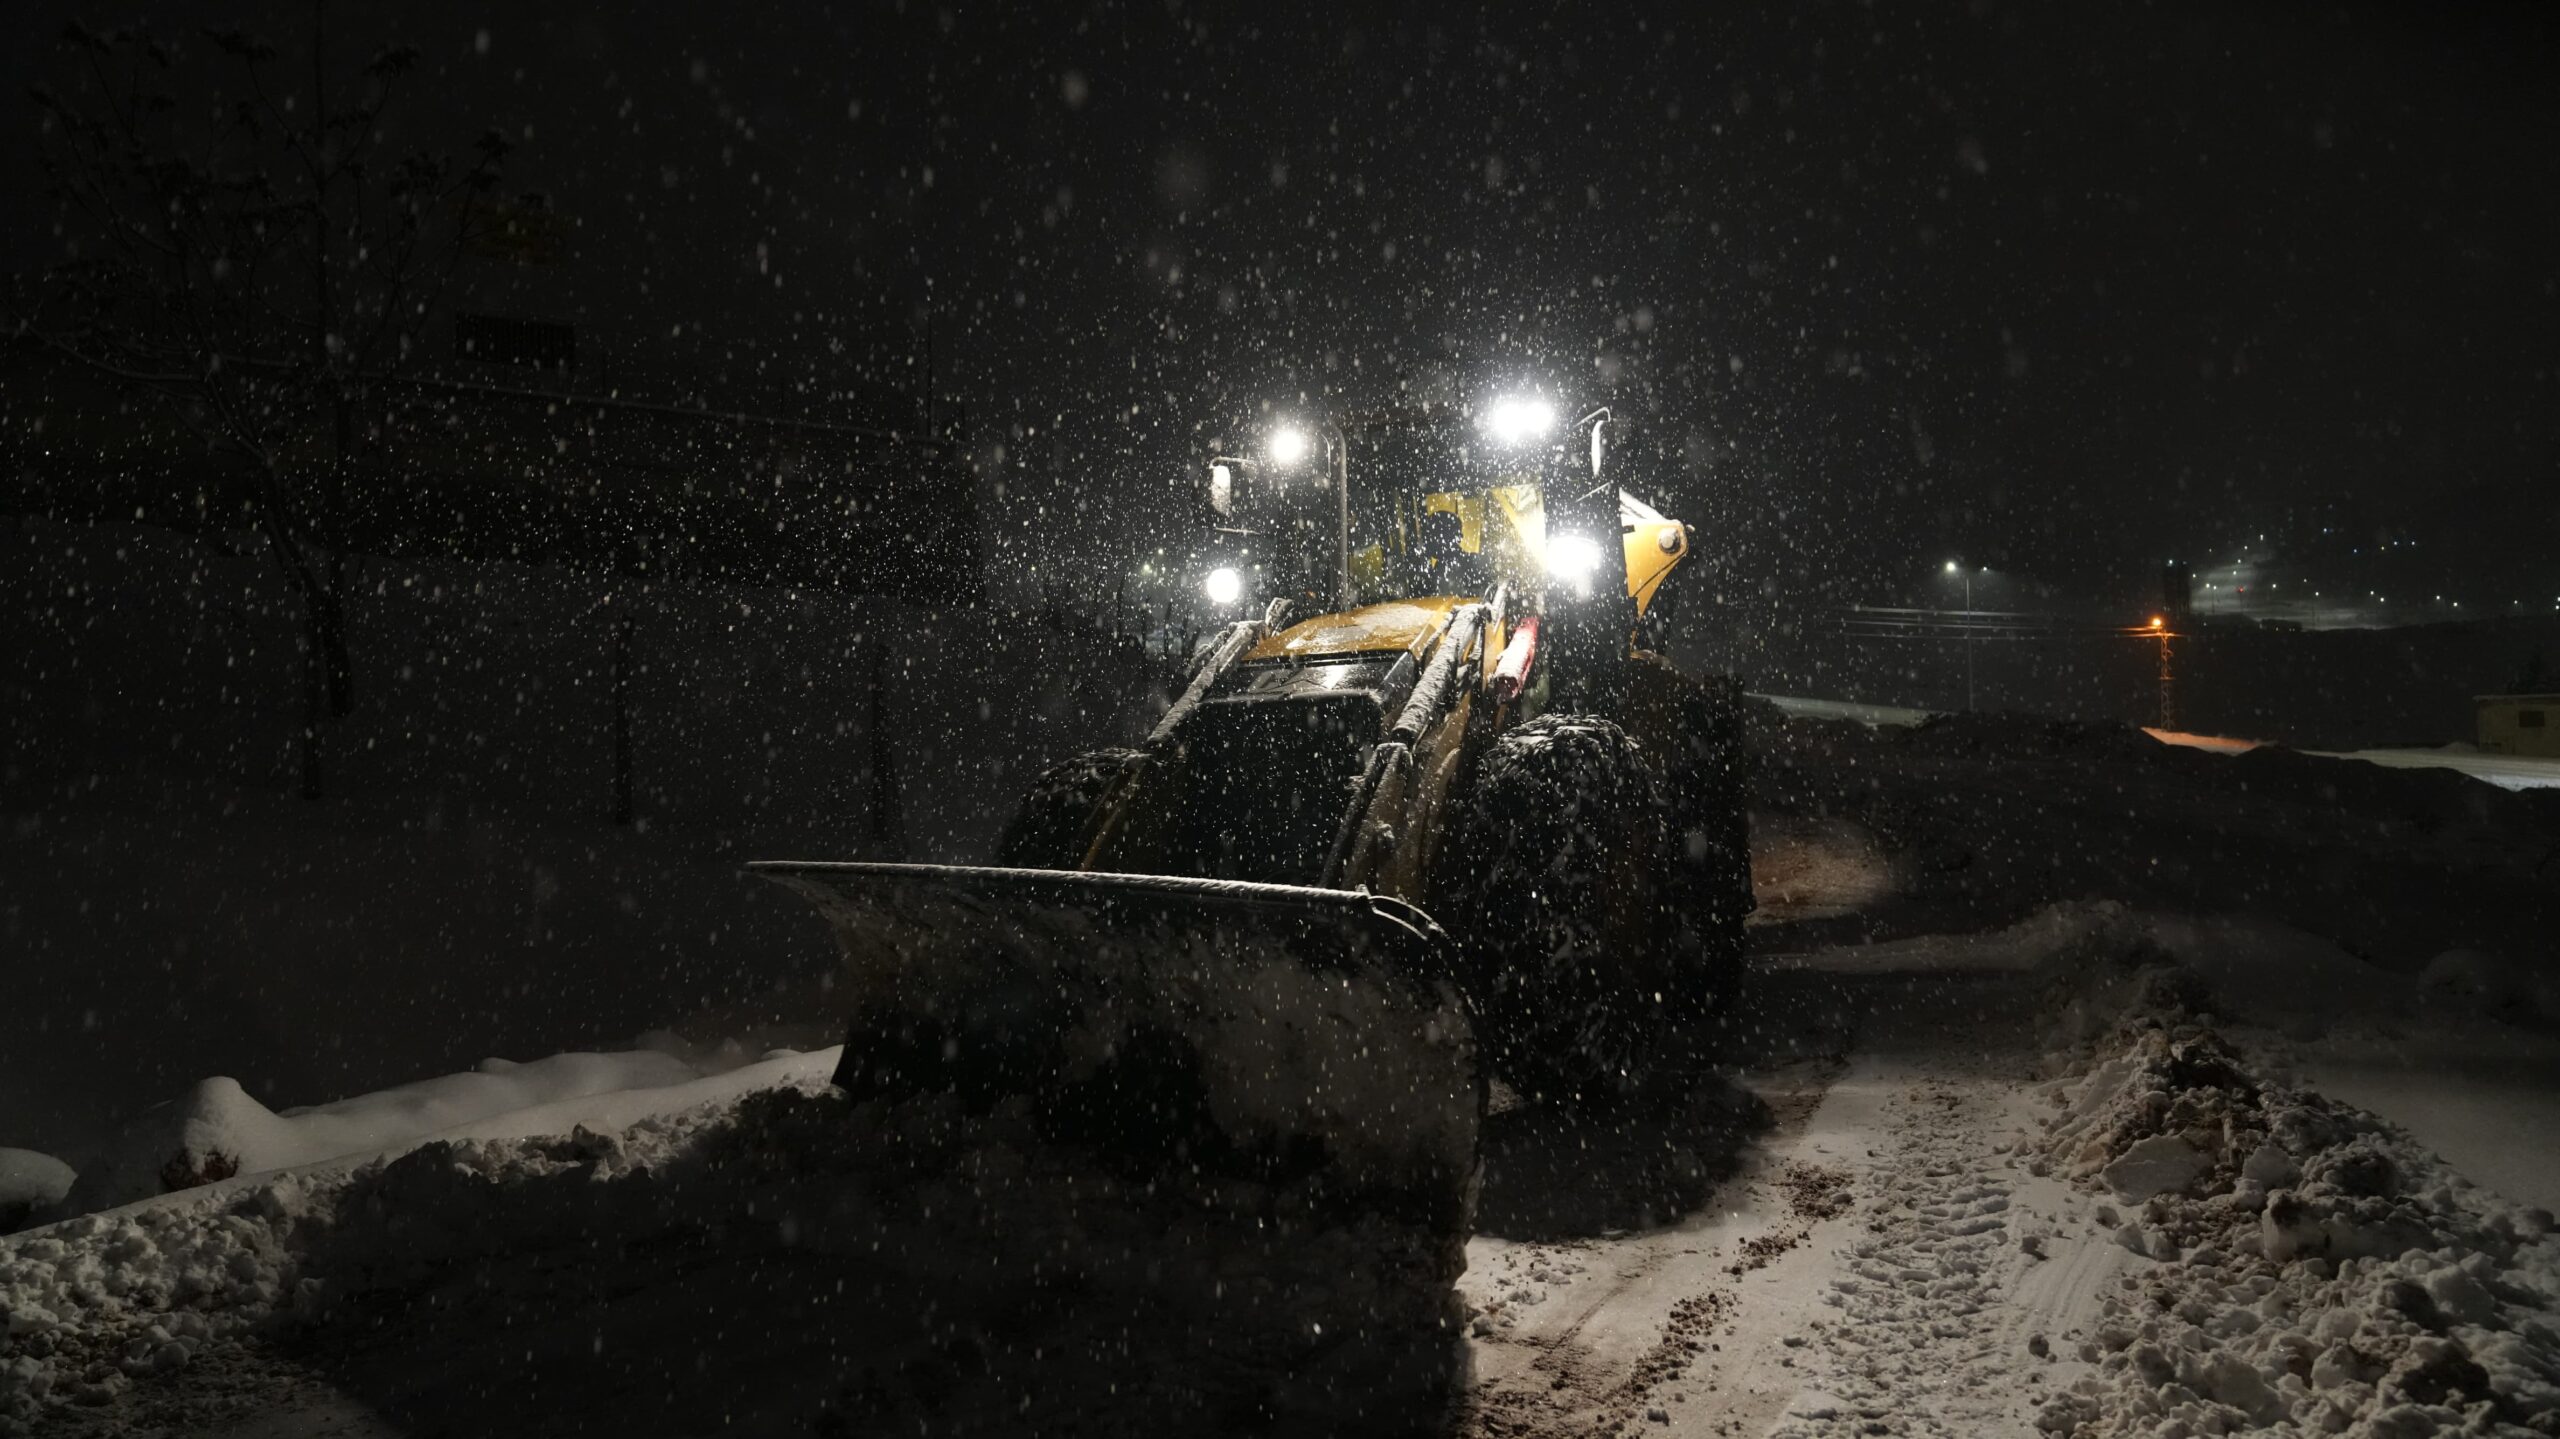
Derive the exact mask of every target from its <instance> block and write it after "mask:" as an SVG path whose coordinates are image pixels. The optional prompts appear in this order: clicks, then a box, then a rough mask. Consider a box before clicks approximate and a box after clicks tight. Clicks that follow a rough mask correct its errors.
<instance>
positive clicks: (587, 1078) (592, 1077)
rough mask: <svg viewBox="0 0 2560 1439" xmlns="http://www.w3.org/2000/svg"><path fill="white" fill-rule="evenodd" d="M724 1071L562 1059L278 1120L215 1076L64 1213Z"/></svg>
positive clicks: (435, 1082) (655, 1054) (677, 1061)
mask: <svg viewBox="0 0 2560 1439" xmlns="http://www.w3.org/2000/svg"><path fill="white" fill-rule="evenodd" d="M727 1067H735V1066H734V1065H726V1066H724V1065H720V1064H719V1063H718V1060H717V1059H716V1058H713V1059H709V1060H705V1061H701V1062H688V1061H687V1060H686V1059H683V1058H679V1057H677V1056H676V1055H674V1054H669V1053H664V1052H660V1051H658V1050H635V1051H629V1052H624V1053H615V1054H555V1055H553V1056H551V1057H550V1058H548V1059H538V1060H533V1061H531V1062H529V1063H522V1064H519V1063H515V1062H512V1061H509V1060H504V1059H486V1060H482V1061H481V1062H480V1065H479V1067H478V1068H477V1069H475V1070H473V1071H471V1072H470V1073H467V1074H452V1075H445V1076H443V1077H441V1078H437V1079H428V1080H421V1081H419V1082H418V1083H415V1084H404V1085H401V1086H399V1087H398V1088H395V1089H386V1090H382V1091H379V1092H377V1093H373V1094H366V1095H360V1096H358V1097H356V1098H353V1099H343V1100H339V1101H336V1102H334V1103H330V1104H319V1105H312V1106H310V1107H307V1108H301V1109H288V1110H285V1111H284V1112H282V1113H278V1112H276V1111H274V1110H271V1109H269V1108H267V1107H266V1106H265V1105H263V1104H260V1103H259V1102H258V1101H257V1100H256V1099H254V1098H252V1097H251V1096H250V1094H249V1093H248V1091H247V1090H245V1089H242V1088H241V1087H240V1085H239V1083H238V1082H237V1081H236V1080H232V1079H228V1078H223V1077H220V1076H217V1077H215V1078H212V1079H207V1080H204V1081H202V1082H200V1083H198V1084H197V1085H196V1086H195V1087H194V1088H193V1089H191V1090H189V1091H188V1092H187V1094H186V1095H185V1096H184V1097H183V1098H180V1099H178V1100H176V1101H174V1102H172V1103H168V1104H163V1105H160V1106H158V1107H156V1108H153V1109H151V1110H149V1111H147V1112H145V1113H144V1114H143V1115H141V1116H140V1117H139V1118H137V1119H135V1120H133V1121H132V1122H131V1123H129V1124H127V1125H125V1126H124V1127H123V1128H122V1129H120V1130H119V1131H118V1132H117V1133H116V1135H115V1136H114V1137H113V1138H112V1139H111V1140H110V1141H109V1142H108V1143H107V1145H106V1147H105V1150H104V1152H103V1153H102V1154H100V1155H99V1156H98V1158H97V1159H95V1160H94V1161H92V1162H91V1163H90V1164H89V1166H88V1167H87V1168H86V1169H84V1170H83V1171H82V1172H81V1174H80V1178H79V1181H78V1183H76V1184H74V1185H72V1186H71V1189H70V1193H69V1194H68V1195H67V1196H62V1198H63V1212H64V1213H65V1214H66V1215H73V1214H86V1213H90V1212H92V1211H94V1210H99V1209H112V1208H114V1207H115V1206H117V1205H120V1204H130V1203H132V1202H134V1201H135V1200H138V1199H148V1198H150V1197H151V1196H153V1195H156V1194H161V1193H165V1192H168V1191H170V1190H176V1189H188V1188H192V1187H194V1186H196V1185H199V1184H206V1183H211V1182H213V1181H215V1180H221V1179H228V1178H231V1177H232V1176H234V1175H241V1174H263V1173H267V1172H270V1171H273V1170H278V1169H290V1168H294V1167H296V1166H299V1165H306V1164H316V1163H319V1162H321V1161H323V1160H329V1159H337V1158H340V1157H343V1156H346V1155H352V1154H366V1153H371V1152H373V1151H376V1150H385V1149H393V1148H397V1147H402V1146H406V1145H410V1144H414V1143H416V1142H418V1141H419V1140H422V1139H424V1138H426V1137H427V1136H429V1135H433V1134H442V1133H445V1132H448V1131H451V1130H454V1129H456V1128H459V1127H461V1126H465V1125H469V1124H472V1123H475V1122H477V1121H481V1120H486V1119H490V1118H493V1117H495V1116H498V1115H503V1114H508V1113H512V1112H515V1111H520V1110H528V1109H534V1108H538V1107H542V1106H547V1105H554V1104H558V1103H561V1102H563V1101H567V1100H575V1099H579V1098H583V1097H587V1096H592V1095H600V1094H613V1093H621V1092H625V1091H631V1090H650V1089H662V1088H665V1087H667V1086H670V1085H678V1084H683V1083H686V1082H688V1081H691V1080H695V1079H699V1078H701V1077H703V1075H704V1074H705V1073H707V1072H714V1071H715V1070H716V1068H727Z"/></svg>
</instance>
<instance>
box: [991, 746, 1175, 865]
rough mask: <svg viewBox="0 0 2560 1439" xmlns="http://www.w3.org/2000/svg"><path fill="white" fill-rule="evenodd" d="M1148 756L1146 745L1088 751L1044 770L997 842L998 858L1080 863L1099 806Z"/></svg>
mask: <svg viewBox="0 0 2560 1439" xmlns="http://www.w3.org/2000/svg"><path fill="white" fill-rule="evenodd" d="M1145 758H1146V751H1144V750H1135V749H1096V750H1087V751H1085V752H1084V753H1083V754H1079V755H1070V756H1068V757H1067V758H1065V759H1062V760H1060V761H1058V762H1057V763H1056V764H1053V765H1051V766H1049V767H1048V768H1047V769H1044V770H1042V771H1041V772H1040V777H1039V778H1038V779H1035V780H1033V781H1032V782H1031V790H1030V793H1028V794H1025V795H1024V796H1023V797H1022V807H1021V808H1020V809H1018V810H1016V811H1014V815H1013V822H1012V823H1011V824H1008V825H1006V826H1005V827H1004V834H1003V836H1002V837H1001V838H999V839H998V840H997V841H996V863H997V864H1000V865H1005V866H1009V867H1011V868H1015V869H1074V868H1076V867H1077V866H1078V865H1081V864H1082V863H1083V862H1084V850H1085V846H1086V845H1087V844H1089V843H1090V842H1091V841H1092V839H1093V820H1094V811H1095V810H1097V809H1098V808H1100V807H1101V805H1102V802H1103V800H1105V799H1107V798H1109V797H1110V794H1111V790H1112V787H1113V786H1115V785H1117V784H1118V783H1119V782H1120V777H1121V776H1122V775H1124V774H1126V773H1128V771H1129V770H1130V768H1131V767H1133V766H1135V765H1136V764H1137V763H1138V762H1139V761H1140V760H1142V759H1145Z"/></svg>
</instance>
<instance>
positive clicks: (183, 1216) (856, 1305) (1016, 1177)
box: [0, 1056, 1463, 1436]
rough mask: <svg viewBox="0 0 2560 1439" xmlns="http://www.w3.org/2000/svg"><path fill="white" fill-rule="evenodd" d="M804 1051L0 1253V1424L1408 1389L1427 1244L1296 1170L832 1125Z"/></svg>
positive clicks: (922, 1107)
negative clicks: (1274, 1176)
mask: <svg viewBox="0 0 2560 1439" xmlns="http://www.w3.org/2000/svg"><path fill="white" fill-rule="evenodd" d="M811 1058H813V1057H805V1056H804V1057H795V1059H794V1061H793V1062H791V1063H788V1064H785V1065H783V1066H782V1068H781V1069H777V1070H773V1071H770V1072H767V1073H765V1074H764V1075H763V1078H764V1080H765V1083H764V1085H763V1086H762V1087H759V1088H755V1089H753V1090H752V1091H750V1092H747V1093H745V1094H744V1095H743V1097H736V1096H732V1097H730V1098H728V1099H724V1100H720V1101H716V1102H711V1103H706V1104H700V1105H696V1106H694V1107H692V1108H690V1109H686V1110H682V1111H680V1112H675V1113H663V1114H656V1115H652V1116H649V1117H646V1118H642V1119H639V1120H638V1121H636V1122H632V1123H629V1124H628V1125H627V1126H624V1127H621V1128H618V1129H616V1130H614V1131H613V1132H610V1133H597V1132H593V1131H590V1130H587V1129H584V1128H579V1129H575V1130H573V1131H572V1132H571V1133H569V1134H568V1135H567V1136H566V1137H551V1138H492V1139H459V1140H436V1141H431V1142H428V1143H425V1144H422V1145H419V1146H418V1147H416V1148H414V1149H410V1150H409V1151H407V1152H406V1153H402V1154H399V1155H397V1156H396V1157H390V1158H383V1159H374V1160H370V1161H365V1162H360V1163H352V1164H342V1165H335V1166H331V1165H323V1166H318V1167H314V1168H309V1169H304V1170H298V1171H287V1172H283V1173H277V1174H272V1175H265V1176H256V1177H244V1178H241V1179H236V1180H232V1181H228V1182H224V1183H217V1184H213V1185H210V1186H206V1187H203V1188H199V1189H195V1190H190V1191H187V1192H185V1193H181V1194H176V1195H170V1196H165V1197H163V1198H160V1199H156V1200H153V1201H150V1202H148V1203H143V1204H138V1205H133V1206H129V1207H127V1208H125V1209H121V1210H115V1211H109V1212H106V1213H100V1214H93V1215H88V1216H84V1217H81V1218H78V1219H73V1220H69V1221H66V1222H63V1223H60V1224H56V1225H52V1226H49V1227H47V1228H44V1229H39V1230H33V1231H29V1232H27V1233H24V1234H20V1235H16V1236H13V1237H10V1238H7V1239H0V1309H5V1312H6V1334H5V1337H0V1434H9V1435H13V1436H17V1435H24V1436H33V1435H38V1434H42V1435H48V1436H50V1435H60V1434H98V1435H103V1434H146V1433H147V1434H158V1433H188V1434H196V1433H206V1432H219V1431H220V1430H222V1429H223V1428H224V1427H225V1426H226V1425H228V1424H230V1423H233V1422H235V1421H239V1420H241V1419H243V1418H245V1417H247V1416H249V1415H252V1414H255V1415H260V1416H274V1415H276V1414H279V1413H283V1414H292V1413H295V1412H297V1409H298V1406H301V1405H303V1404H304V1403H305V1401H309V1402H313V1403H324V1404H335V1405H339V1406H341V1407H343V1406H345V1405H346V1404H347V1403H349V1402H350V1401H352V1403H353V1404H354V1405H355V1406H357V1408H358V1409H359V1410H360V1411H361V1412H364V1413H367V1414H372V1415H380V1416H386V1417H387V1418H388V1419H389V1420H390V1421H391V1422H392V1425H393V1427H390V1428H377V1429H375V1430H359V1432H383V1433H394V1432H397V1433H408V1432H459V1433H500V1432H556V1431H558V1430H561V1429H564V1428H572V1427H592V1428H594V1429H597V1430H599V1431H602V1432H627V1433H659V1432H704V1431H708V1430H711V1429H722V1430H724V1431H734V1432H746V1433H790V1434H807V1433H810V1432H812V1427H813V1426H816V1427H817V1432H839V1433H877V1432H890V1431H897V1432H916V1431H917V1429H918V1426H919V1425H920V1424H929V1425H931V1426H934V1428H935V1431H936V1432H941V1429H942V1428H943V1427H945V1426H948V1427H953V1428H959V1429H964V1430H968V1431H970V1432H995V1431H1001V1430H1003V1429H1006V1428H1009V1427H1012V1426H1014V1425H1016V1424H1017V1423H1018V1422H1019V1420H1020V1416H1021V1415H1022V1414H1023V1413H1024V1412H1025V1411H1026V1410H1027V1409H1028V1408H1029V1407H1030V1406H1032V1405H1033V1404H1034V1403H1035V1402H1036V1403H1037V1405H1038V1406H1039V1409H1040V1412H1042V1413H1044V1414H1049V1415H1077V1416H1082V1418H1081V1421H1080V1422H1082V1423H1083V1424H1085V1425H1086V1432H1097V1433H1118V1432H1136V1431H1138V1430H1142V1429H1146V1430H1152V1429H1155V1428H1158V1427H1159V1426H1162V1425H1168V1424H1169V1425H1172V1426H1174V1428H1175V1429H1177V1430H1179V1429H1185V1428H1187V1429H1191V1430H1194V1431H1196V1432H1206V1431H1211V1430H1217V1429H1223V1428H1230V1427H1234V1426H1235V1425H1237V1424H1239V1423H1266V1422H1268V1421H1270V1420H1272V1419H1273V1418H1275V1417H1277V1418H1279V1419H1281V1420H1282V1421H1283V1423H1284V1427H1285V1426H1286V1424H1287V1423H1288V1422H1292V1421H1294V1422H1296V1423H1298V1424H1300V1425H1303V1426H1307V1427H1312V1428H1315V1429H1339V1428H1343V1427H1354V1428H1356V1427H1361V1426H1364V1425H1366V1424H1369V1423H1371V1422H1373V1421H1375V1422H1380V1423H1393V1422H1397V1421H1395V1420H1393V1419H1391V1418H1390V1417H1389V1411H1391V1410H1392V1409H1393V1408H1394V1407H1396V1406H1399V1405H1407V1404H1413V1403H1426V1404H1427V1403H1429V1402H1431V1401H1432V1399H1433V1398H1434V1397H1435V1396H1436V1395H1437V1394H1438V1393H1439V1392H1440V1391H1442V1390H1444V1389H1445V1386H1446V1383H1447V1382H1448V1378H1449V1376H1450V1374H1451V1373H1452V1372H1453V1370H1454V1367H1455V1365H1456V1363H1457V1361H1458V1356H1459V1355H1460V1354H1461V1353H1462V1348H1461V1343H1462V1342H1461V1341H1460V1340H1459V1338H1458V1315H1457V1312H1456V1310H1455V1307H1454V1300H1453V1298H1452V1295H1451V1288H1450V1284H1451V1281H1452V1279H1453V1278H1454V1276H1455V1271H1456V1269H1457V1267H1458V1265H1459V1264H1460V1263H1462V1262H1463V1261H1462V1254H1461V1253H1460V1252H1459V1250H1458V1247H1457V1245H1456V1244H1455V1243H1454V1242H1452V1240H1451V1239H1450V1237H1449V1236H1447V1235H1443V1234H1435V1233H1433V1232H1432V1231H1431V1229H1430V1227H1429V1226H1427V1225H1424V1224H1420V1223H1416V1222H1414V1221H1413V1220H1412V1218H1411V1217H1410V1216H1399V1215H1393V1214H1374V1213H1350V1214H1345V1213H1342V1212H1337V1210H1338V1196H1333V1195H1330V1194H1328V1193H1327V1192H1325V1191H1324V1190H1323V1189H1322V1188H1321V1187H1320V1186H1319V1185H1318V1184H1317V1183H1315V1182H1313V1181H1312V1180H1309V1181H1305V1182H1299V1183H1296V1184H1285V1183H1283V1184H1275V1185H1271V1186H1268V1187H1258V1186H1257V1187H1248V1186H1243V1185H1239V1184H1235V1183H1233V1182H1232V1181H1228V1180H1224V1179H1220V1178H1218V1177H1216V1176H1215V1175H1214V1174H1209V1175H1199V1176H1198V1177H1195V1178H1190V1179H1185V1178H1183V1177H1182V1176H1181V1175H1180V1174H1178V1173H1173V1172H1156V1173H1148V1174H1138V1173H1122V1172H1115V1171H1114V1170H1113V1169H1112V1168H1111V1167H1110V1166H1108V1165H1098V1164H1096V1163H1094V1162H1092V1160H1091V1157H1090V1156H1086V1155H1080V1154H1077V1153H1075V1152H1072V1151H1070V1150H1068V1149H1066V1148H1064V1147H1062V1146H1060V1145H1059V1144H1056V1143H1054V1142H1051V1141H1050V1139H1049V1138H1048V1137H1047V1136H1046V1135H1044V1134H1043V1133H1042V1131H1041V1124H1040V1122H1039V1119H1038V1117H1037V1116H1036V1115H1034V1114H1032V1113H1031V1112H1029V1111H1028V1109H1026V1108H1025V1107H1024V1106H1023V1105H1022V1104H1020V1103H1011V1104H1007V1105H1001V1106H999V1107H997V1108H996V1109H995V1110H993V1111H992V1112H977V1113H963V1112H962V1109H961V1106H960V1105H959V1103H958V1101H956V1100H952V1099H950V1098H948V1097H947V1096H946V1097H942V1098H940V1099H930V1098H928V1099H913V1100H907V1101H903V1102H900V1103H897V1104H888V1103H885V1102H881V1101H871V1102H867V1103H860V1104H857V1103H855V1102H854V1101H852V1100H850V1099H848V1098H846V1097H845V1096H844V1095H843V1094H842V1093H840V1092H837V1091H835V1090H833V1089H832V1088H830V1087H829V1086H828V1085H827V1084H826V1082H825V1075H826V1072H827V1068H826V1066H824V1065H819V1064H812V1063H810V1062H809V1060H810V1059H811ZM1329 1206H1330V1207H1329ZM497 1336H504V1338H503V1340H500V1339H499V1338H498V1337H497ZM275 1422H281V1421H275ZM268 1432H276V1433H283V1432H300V1431H298V1430H287V1429H283V1428H272V1429H271V1430H270V1431H268Z"/></svg>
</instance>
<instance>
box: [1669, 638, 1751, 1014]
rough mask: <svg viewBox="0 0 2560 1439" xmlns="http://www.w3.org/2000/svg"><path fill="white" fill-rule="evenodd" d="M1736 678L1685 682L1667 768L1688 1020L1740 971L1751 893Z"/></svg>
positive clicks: (1714, 1009) (1726, 991) (1718, 999)
mask: <svg viewBox="0 0 2560 1439" xmlns="http://www.w3.org/2000/svg"><path fill="white" fill-rule="evenodd" d="M1741 700H1742V694H1741V686H1739V685H1737V684H1735V683H1734V682H1733V681H1732V680H1730V679H1725V678H1714V679H1709V680H1706V681H1704V682H1702V683H1698V684H1694V685H1689V686H1686V687H1684V692H1683V697H1682V701H1681V704H1680V714H1679V736H1678V738H1677V740H1676V741H1675V742H1674V744H1673V746H1672V748H1673V749H1675V751H1676V753H1674V754H1673V755H1672V756H1671V757H1670V761H1669V770H1670V782H1671V808H1672V820H1671V823H1672V827H1673V831H1674V851H1675V852H1674V856H1673V858H1674V861H1675V863H1674V870H1673V883H1672V887H1671V889H1670V891H1669V893H1670V896H1671V899H1672V902H1673V905H1674V907H1675V909H1676V910H1677V919H1678V923H1679V924H1680V926H1681V928H1682V931H1683V935H1684V942H1685V944H1686V945H1687V946H1688V947H1689V948H1690V949H1691V951H1692V954H1691V957H1690V958H1689V959H1688V961H1687V962H1686V963H1684V965H1683V966H1682V968H1683V970H1684V975H1683V982H1682V984H1681V986H1680V994H1681V996H1682V1003H1683V1005H1684V1006H1685V1007H1686V1008H1687V1009H1688V1011H1689V1015H1690V1017H1691V1018H1695V1019H1704V1018H1709V1017H1712V1016H1714V1015H1716V1014H1718V1013H1720V1012H1721V1011H1723V1010H1724V1009H1725V1008H1726V1006H1728V1005H1730V1004H1731V1003H1732V1001H1733V998H1734V995H1735V994H1736V992H1737V991H1738V990H1739V989H1740V987H1741V983H1742V973H1743V958H1742V957H1743V924H1744V921H1746V920H1747V919H1748V918H1749V917H1750V915H1751V911H1752V910H1753V909H1754V908H1756V907H1757V903H1758V902H1757V901H1756V900H1755V899H1754V898H1753V896H1752V892H1751V821H1750V812H1749V801H1748V798H1747V796H1748V794H1749V784H1750V773H1749V766H1750V762H1751V761H1750V751H1749V749H1748V747H1747V746H1746V745H1745V744H1744V743H1743V738H1742V704H1741Z"/></svg>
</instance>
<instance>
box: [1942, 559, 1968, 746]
mask: <svg viewBox="0 0 2560 1439" xmlns="http://www.w3.org/2000/svg"><path fill="white" fill-rule="evenodd" d="M1947 573H1948V574H1951V575H1955V576H1957V577H1959V578H1961V579H1962V580H1963V581H1964V610H1963V611H1962V613H1961V614H1959V615H1958V616H1957V619H1956V623H1958V624H1960V625H1962V626H1964V708H1965V713H1967V714H1971V713H1973V566H1971V565H1968V564H1962V563H1959V562H1957V561H1955V560H1949V561H1947Z"/></svg>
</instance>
